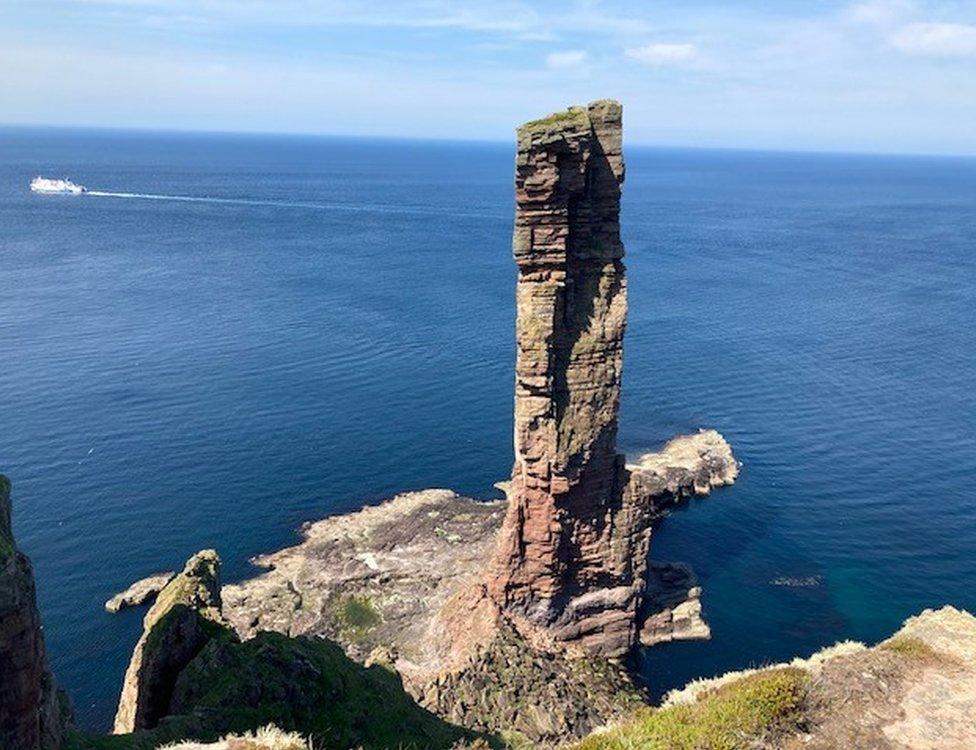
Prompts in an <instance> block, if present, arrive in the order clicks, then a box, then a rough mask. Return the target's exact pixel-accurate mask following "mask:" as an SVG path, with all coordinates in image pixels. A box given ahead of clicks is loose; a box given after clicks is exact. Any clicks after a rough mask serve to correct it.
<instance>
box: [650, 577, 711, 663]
mask: <svg viewBox="0 0 976 750" xmlns="http://www.w3.org/2000/svg"><path fill="white" fill-rule="evenodd" d="M640 620H641V628H640V633H639V639H640V643H641V645H642V646H654V645H657V644H658V643H667V642H668V641H697V640H706V639H708V638H710V637H711V635H712V631H711V629H710V628H709V627H708V623H706V622H705V620H704V619H703V618H702V606H701V586H699V585H698V579H697V578H696V577H695V573H694V571H693V570H692V569H691V568H690V567H688V566H687V565H685V564H684V563H659V562H652V563H651V564H650V567H649V569H648V571H647V589H646V591H645V593H644V603H643V612H642V613H641V616H640Z"/></svg>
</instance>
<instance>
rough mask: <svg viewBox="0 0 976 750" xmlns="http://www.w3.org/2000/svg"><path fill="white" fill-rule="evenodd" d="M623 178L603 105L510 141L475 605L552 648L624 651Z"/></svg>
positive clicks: (627, 624) (630, 597)
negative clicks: (507, 463) (509, 210)
mask: <svg viewBox="0 0 976 750" xmlns="http://www.w3.org/2000/svg"><path fill="white" fill-rule="evenodd" d="M623 178H624V167H623V158H622V155H621V107H620V105H619V104H618V103H617V102H613V101H598V102H594V103H592V104H590V105H589V106H588V107H572V108H570V109H569V110H568V111H566V112H563V113H560V114H556V115H552V116H551V117H549V118H546V119H544V120H536V121H533V122H530V123H527V124H526V125H523V126H522V127H521V128H519V131H518V155H517V158H516V173H515V193H516V204H517V208H516V215H515V239H514V254H515V262H516V264H517V266H518V285H517V291H516V300H517V307H518V311H517V322H516V343H517V359H516V364H515V381H516V382H515V467H514V469H513V472H512V487H511V494H510V496H509V500H510V505H509V508H508V513H507V516H506V519H505V523H504V525H503V528H502V532H501V536H500V538H499V545H498V549H497V552H496V554H495V558H494V564H493V567H492V576H491V578H490V580H489V582H488V592H489V594H490V596H491V597H492V598H493V599H494V600H495V602H496V603H497V604H498V605H499V606H500V607H501V608H502V610H503V611H504V612H505V613H506V614H507V615H508V616H510V617H511V618H513V621H514V622H515V623H516V624H517V625H519V626H520V627H523V628H524V626H525V625H526V624H527V625H529V626H530V627H539V628H542V629H544V630H546V631H547V633H548V634H549V635H552V636H553V637H554V638H556V639H557V640H579V638H580V635H581V631H580V630H579V627H578V626H580V627H582V629H583V631H587V632H590V631H592V632H595V631H596V630H600V631H601V632H603V631H614V632H615V631H618V630H623V631H624V632H625V635H624V637H623V639H622V642H623V643H624V644H626V643H627V642H628V641H629V640H630V634H631V631H633V619H634V616H633V613H634V609H635V605H634V601H635V598H636V596H637V591H638V590H639V588H640V584H639V583H637V582H636V578H637V577H638V576H637V575H635V572H636V573H638V574H639V572H640V571H639V570H637V571H635V567H634V563H635V561H634V560H633V559H632V556H631V550H630V547H629V545H628V543H627V540H626V539H623V538H620V537H619V533H618V531H619V526H618V523H617V517H618V515H620V513H621V511H622V504H623V493H624V489H625V487H626V484H627V480H626V474H625V470H624V460H623V457H622V456H620V455H619V454H618V453H617V447H616V438H617V417H618V411H619V405H620V376H621V370H622V363H623V336H624V328H625V326H626V319H627V292H626V280H625V275H624V266H623V262H622V260H621V259H622V258H623V254H624V248H623V244H622V243H621V241H620V219H619V214H620V186H621V183H622V182H623ZM638 567H639V563H638ZM580 597H586V598H587V601H585V602H579V601H578V600H579V599H580ZM597 599H598V600H599V602H597V601H596V600H597ZM591 604H594V605H595V606H594V607H591V606H590V605H591ZM580 605H582V606H580ZM584 610H586V611H587V612H588V613H589V612H592V613H593V614H592V616H590V615H589V614H588V615H587V619H589V620H590V622H589V623H580V622H579V619H578V618H579V617H580V615H581V614H582V613H583V611H584ZM611 639H612V640H613V641H615V642H616V641H618V640H620V639H618V638H617V636H616V634H614V635H613V636H611ZM592 645H593V650H598V651H599V650H602V649H601V648H600V644H599V643H597V642H596V641H594V642H593V644H592ZM609 650H611V651H620V650H621V649H620V648H619V646H618V645H614V646H612V647H610V649H609Z"/></svg>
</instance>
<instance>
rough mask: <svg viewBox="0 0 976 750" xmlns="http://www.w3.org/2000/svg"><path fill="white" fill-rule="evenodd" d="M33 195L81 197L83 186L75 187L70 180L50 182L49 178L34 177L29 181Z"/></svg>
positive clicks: (83, 190)
mask: <svg viewBox="0 0 976 750" xmlns="http://www.w3.org/2000/svg"><path fill="white" fill-rule="evenodd" d="M30 189H31V192H33V193H57V194H59V195H81V194H82V193H84V192H85V186H84V185H76V184H75V183H73V182H72V181H71V180H67V179H64V180H52V179H51V178H50V177H35V178H34V179H33V180H31V184H30Z"/></svg>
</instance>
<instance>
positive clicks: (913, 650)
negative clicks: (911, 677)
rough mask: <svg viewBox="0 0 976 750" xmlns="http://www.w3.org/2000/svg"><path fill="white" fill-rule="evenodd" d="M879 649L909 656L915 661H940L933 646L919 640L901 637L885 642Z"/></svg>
mask: <svg viewBox="0 0 976 750" xmlns="http://www.w3.org/2000/svg"><path fill="white" fill-rule="evenodd" d="M878 648H880V649H881V650H883V651H891V652H893V653H896V654H901V655H902V656H909V657H912V658H914V659H938V658H939V654H937V653H936V652H935V651H934V650H933V649H932V647H931V646H929V645H928V644H927V643H923V642H922V641H920V640H919V639H918V638H910V637H908V636H904V635H899V636H895V637H894V638H892V639H891V640H888V641H885V642H884V643H882V644H881V645H880V646H879V647H878Z"/></svg>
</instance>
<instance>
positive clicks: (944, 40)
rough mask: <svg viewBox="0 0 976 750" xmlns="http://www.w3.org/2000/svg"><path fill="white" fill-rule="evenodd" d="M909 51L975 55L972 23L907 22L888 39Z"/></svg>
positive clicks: (975, 43)
mask: <svg viewBox="0 0 976 750" xmlns="http://www.w3.org/2000/svg"><path fill="white" fill-rule="evenodd" d="M890 41H891V44H892V46H894V47H895V48H896V49H899V50H901V51H902V52H905V53H908V54H910V55H926V56H932V57H976V26H971V25H968V24H962V23H910V24H907V25H906V26H902V27H901V28H900V29H898V30H897V31H896V32H895V33H894V34H893V35H892V37H891V39H890Z"/></svg>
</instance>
